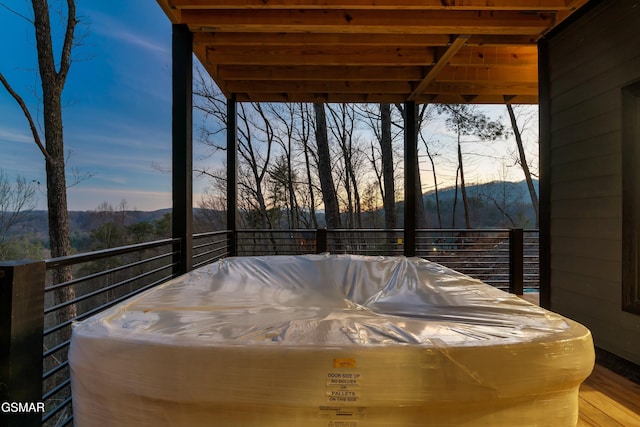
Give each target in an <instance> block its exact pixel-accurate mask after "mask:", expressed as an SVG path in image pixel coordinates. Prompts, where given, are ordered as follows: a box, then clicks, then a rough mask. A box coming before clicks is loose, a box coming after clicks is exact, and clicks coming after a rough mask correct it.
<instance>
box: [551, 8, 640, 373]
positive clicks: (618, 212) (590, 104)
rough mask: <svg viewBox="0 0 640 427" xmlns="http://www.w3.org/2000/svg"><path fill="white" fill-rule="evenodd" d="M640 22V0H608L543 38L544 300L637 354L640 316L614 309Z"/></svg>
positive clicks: (624, 352) (601, 342)
mask: <svg viewBox="0 0 640 427" xmlns="http://www.w3.org/2000/svg"><path fill="white" fill-rule="evenodd" d="M639 28H640V2H639V1H637V0H606V1H602V2H599V4H598V5H597V6H596V7H595V8H593V9H592V10H590V11H589V12H588V13H586V14H585V15H584V16H582V17H581V18H579V19H578V20H577V21H575V22H573V23H571V24H570V25H568V26H567V27H566V28H564V29H563V30H561V31H559V32H558V33H556V34H553V35H551V36H550V37H549V40H548V47H549V64H550V66H549V82H550V95H551V97H550V113H551V114H550V117H551V118H550V138H549V144H550V146H549V149H550V151H549V153H550V154H549V158H550V166H549V168H548V171H549V174H550V175H549V179H550V186H551V187H550V188H551V192H550V198H551V205H550V239H551V255H550V259H551V273H550V274H551V278H550V283H551V309H552V310H554V311H557V312H559V313H562V314H564V315H566V316H567V317H570V318H573V319H575V320H577V321H579V322H581V323H583V324H584V325H586V326H587V327H588V328H590V329H591V331H592V333H593V335H594V341H595V344H596V346H598V347H601V348H603V349H605V350H607V351H610V352H612V353H614V354H616V355H618V356H620V357H622V358H625V359H627V360H629V361H631V362H634V363H636V364H640V316H638V315H634V314H630V313H627V312H623V311H622V309H621V293H622V285H621V277H622V265H621V262H622V261H621V260H622V171H621V170H622V169H621V164H622V159H621V126H622V123H621V103H622V101H621V88H622V87H623V86H625V85H627V84H629V83H630V82H632V81H634V80H638V79H640V37H638V29H639ZM639 143H640V141H639ZM638 167H640V164H639V165H638Z"/></svg>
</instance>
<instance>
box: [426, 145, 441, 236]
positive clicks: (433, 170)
mask: <svg viewBox="0 0 640 427" xmlns="http://www.w3.org/2000/svg"><path fill="white" fill-rule="evenodd" d="M423 142H424V148H425V150H426V151H427V156H428V157H429V161H430V162H431V171H432V174H433V186H434V192H435V196H436V213H437V214H438V228H442V215H441V214H440V196H439V193H438V175H437V174H436V162H435V160H434V159H433V155H432V154H431V152H430V151H429V145H428V144H427V141H426V140H424V139H423Z"/></svg>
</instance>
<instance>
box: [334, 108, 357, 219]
mask: <svg viewBox="0 0 640 427" xmlns="http://www.w3.org/2000/svg"><path fill="white" fill-rule="evenodd" d="M327 109H328V110H329V113H330V114H331V122H332V126H331V127H330V129H331V132H332V134H333V136H334V137H335V139H336V141H338V147H339V148H340V152H341V154H342V161H343V165H344V176H343V180H344V188H345V192H346V195H347V212H346V220H347V224H346V226H347V228H362V215H361V213H362V208H361V203H360V192H359V189H358V180H357V177H356V168H357V163H358V160H359V158H358V152H357V147H356V145H355V141H354V130H355V122H356V118H355V109H354V106H353V104H339V105H337V106H331V105H329V106H327Z"/></svg>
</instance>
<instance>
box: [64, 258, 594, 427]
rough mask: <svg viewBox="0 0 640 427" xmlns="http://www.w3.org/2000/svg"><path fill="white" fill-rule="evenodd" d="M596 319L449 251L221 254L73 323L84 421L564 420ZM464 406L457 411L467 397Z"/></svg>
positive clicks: (308, 424)
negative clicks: (582, 319) (533, 294)
mask: <svg viewBox="0 0 640 427" xmlns="http://www.w3.org/2000/svg"><path fill="white" fill-rule="evenodd" d="M593 358H594V355H593V343H592V340H591V335H590V333H589V331H588V330H587V329H586V328H585V327H584V326H582V325H579V324H577V323H576V322H573V321H571V320H569V319H566V318H563V317H562V316H560V315H558V314H555V313H552V312H549V311H547V310H544V309H542V308H540V307H537V306H534V305H532V304H530V303H528V302H526V301H524V300H522V299H520V298H518V297H516V296H514V295H509V294H507V293H504V292H502V291H500V290H498V289H495V288H492V287H491V286H488V285H486V284H483V283H481V282H479V281H477V280H474V279H471V278H469V277H467V276H465V275H462V274H460V273H457V272H455V271H452V270H450V269H447V268H445V267H443V266H441V265H438V264H435V263H431V262H429V261H425V260H422V259H417V258H411V259H407V258H395V257H394V258H391V257H389V258H386V257H361V256H347V255H305V256H280V257H278V256H273V257H250V258H231V259H225V260H222V261H220V262H217V263H215V264H212V265H209V266H206V267H202V268H200V269H198V270H196V271H193V272H191V273H189V274H187V275H184V276H181V277H179V278H177V279H175V280H172V281H170V282H168V283H166V284H164V285H162V286H159V287H157V288H154V289H152V290H150V291H147V292H145V293H144V294H141V295H140V296H138V297H135V298H133V299H130V300H127V301H124V302H123V303H121V304H119V305H118V306H115V307H113V308H111V309H109V310H107V311H106V312H104V313H102V314H99V315H97V316H95V317H93V318H91V319H88V320H86V321H83V322H81V323H79V324H76V325H74V330H73V336H72V340H71V347H70V352H69V366H70V367H71V384H72V392H73V406H74V420H75V423H76V425H77V426H79V427H84V426H92V425H96V426H100V427H104V426H114V427H115V426H123V425H128V426H143V425H144V426H156V425H167V426H168V425H171V426H174V425H185V426H186V425H188V426H210V425H214V426H242V427H276V426H277V427H284V426H287V427H288V426H305V427H328V426H331V427H335V426H350V427H352V426H353V427H365V426H367V427H372V426H373V427H378V426H396V427H397V426H403V427H409V426H423V425H430V426H469V427H471V426H473V427H476V426H514V425H518V426H525V425H530V426H542V425H548V426H554V427H555V426H568V425H575V423H576V421H577V408H578V405H577V402H578V394H577V393H578V387H579V385H580V383H581V382H582V381H583V380H584V379H585V378H586V377H587V375H588V374H589V372H590V371H591V368H592V366H593ZM461 408H462V409H461Z"/></svg>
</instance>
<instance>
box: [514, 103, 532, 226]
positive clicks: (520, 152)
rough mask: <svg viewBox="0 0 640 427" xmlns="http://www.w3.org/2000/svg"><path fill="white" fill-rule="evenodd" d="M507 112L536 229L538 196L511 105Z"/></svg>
mask: <svg viewBox="0 0 640 427" xmlns="http://www.w3.org/2000/svg"><path fill="white" fill-rule="evenodd" d="M507 111H508V112H509V119H510V120H511V129H512V130H513V135H514V136H515V139H516V145H517V147H518V163H519V164H520V166H521V167H522V171H523V172H524V177H525V180H526V181H527V188H528V189H529V196H530V197H531V204H532V205H533V209H534V211H535V214H536V227H538V195H537V194H536V189H535V187H534V186H533V179H532V178H531V171H530V170H529V163H527V155H526V154H525V151H524V144H523V142H522V133H521V132H520V128H519V127H518V121H517V120H516V115H515V114H514V112H513V107H512V106H511V104H507Z"/></svg>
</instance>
